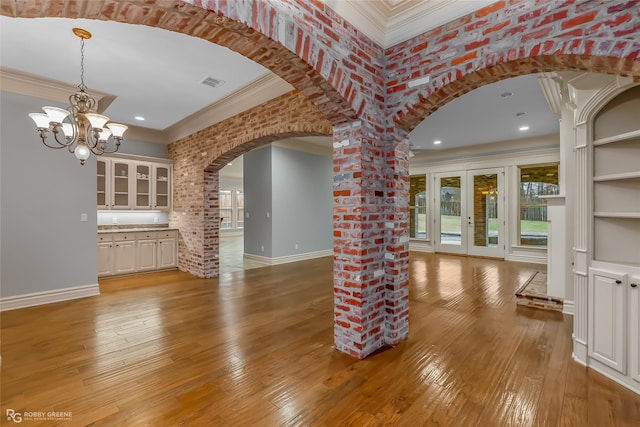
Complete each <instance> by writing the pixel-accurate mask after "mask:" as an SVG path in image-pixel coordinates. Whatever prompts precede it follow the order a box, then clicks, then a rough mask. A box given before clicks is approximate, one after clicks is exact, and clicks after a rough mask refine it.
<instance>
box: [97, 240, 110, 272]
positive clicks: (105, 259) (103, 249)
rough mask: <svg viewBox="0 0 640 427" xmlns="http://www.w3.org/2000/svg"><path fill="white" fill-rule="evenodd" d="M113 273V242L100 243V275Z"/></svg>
mask: <svg viewBox="0 0 640 427" xmlns="http://www.w3.org/2000/svg"><path fill="white" fill-rule="evenodd" d="M112 274H113V242H101V243H98V277H102V276H110V275H112Z"/></svg>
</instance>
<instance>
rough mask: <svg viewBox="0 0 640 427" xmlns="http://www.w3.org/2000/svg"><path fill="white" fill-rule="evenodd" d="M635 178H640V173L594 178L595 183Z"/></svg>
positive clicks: (614, 174) (615, 174) (613, 174)
mask: <svg viewBox="0 0 640 427" xmlns="http://www.w3.org/2000/svg"><path fill="white" fill-rule="evenodd" d="M634 178H640V171H635V172H624V173H612V174H607V175H598V176H594V177H593V180H594V181H595V182H602V181H617V180H621V179H634Z"/></svg>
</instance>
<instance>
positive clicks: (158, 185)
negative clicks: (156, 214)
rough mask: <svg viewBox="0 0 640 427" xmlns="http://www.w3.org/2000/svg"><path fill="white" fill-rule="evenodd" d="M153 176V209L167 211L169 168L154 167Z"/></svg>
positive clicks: (169, 191)
mask: <svg viewBox="0 0 640 427" xmlns="http://www.w3.org/2000/svg"><path fill="white" fill-rule="evenodd" d="M153 176H154V182H155V185H154V189H155V192H154V193H155V199H154V201H153V209H160V210H163V209H165V210H168V209H169V207H170V206H171V167H170V166H167V165H154V166H153Z"/></svg>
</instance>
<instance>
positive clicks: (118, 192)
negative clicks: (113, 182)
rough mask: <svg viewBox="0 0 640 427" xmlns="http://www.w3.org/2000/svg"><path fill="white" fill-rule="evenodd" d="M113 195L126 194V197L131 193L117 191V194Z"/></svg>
mask: <svg viewBox="0 0 640 427" xmlns="http://www.w3.org/2000/svg"><path fill="white" fill-rule="evenodd" d="M113 194H124V195H125V196H126V195H127V194H129V193H127V192H126V191H116V192H115V193H113Z"/></svg>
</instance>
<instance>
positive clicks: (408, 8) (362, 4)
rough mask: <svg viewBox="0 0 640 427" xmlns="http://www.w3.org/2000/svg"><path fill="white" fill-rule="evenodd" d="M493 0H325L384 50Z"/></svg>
mask: <svg viewBox="0 0 640 427" xmlns="http://www.w3.org/2000/svg"><path fill="white" fill-rule="evenodd" d="M494 2H495V0H474V1H469V0H467V1H460V0H399V1H394V0H379V1H362V0H324V3H325V4H326V5H327V6H329V7H330V8H331V9H333V10H334V11H335V12H336V13H337V14H338V15H340V16H342V17H343V18H345V19H346V20H347V21H349V23H350V24H352V25H353V26H354V27H356V28H357V29H358V30H359V31H361V32H362V33H363V34H365V35H366V36H367V37H369V38H370V39H371V40H373V41H374V42H376V43H377V44H378V45H380V46H382V47H383V48H385V49H386V48H389V47H391V46H395V45H396V44H398V43H401V42H403V41H405V40H409V39H411V38H413V37H415V36H418V35H420V34H423V33H425V32H427V31H429V30H432V29H434V28H437V27H440V26H442V25H444V24H446V23H449V22H451V21H454V20H456V19H458V18H460V17H462V16H465V15H467V14H469V13H472V12H474V11H476V10H479V9H482V8H483V7H485V6H488V5H490V4H492V3H494Z"/></svg>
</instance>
